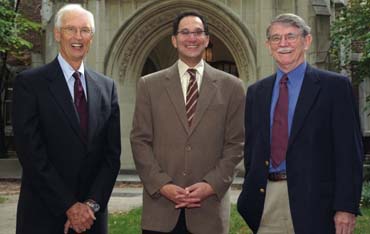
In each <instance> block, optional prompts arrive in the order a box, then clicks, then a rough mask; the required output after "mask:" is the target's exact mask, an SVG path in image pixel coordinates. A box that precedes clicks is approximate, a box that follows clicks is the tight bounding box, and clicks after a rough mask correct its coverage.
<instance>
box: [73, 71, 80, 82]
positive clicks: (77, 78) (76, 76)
mask: <svg viewBox="0 0 370 234" xmlns="http://www.w3.org/2000/svg"><path fill="white" fill-rule="evenodd" d="M72 76H73V77H74V78H75V80H79V79H80V73H79V72H74V73H73V75H72Z"/></svg>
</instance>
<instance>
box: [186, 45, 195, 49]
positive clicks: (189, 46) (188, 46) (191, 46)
mask: <svg viewBox="0 0 370 234" xmlns="http://www.w3.org/2000/svg"><path fill="white" fill-rule="evenodd" d="M185 47H186V48H189V49H195V48H198V46H197V45H187V46H185Z"/></svg>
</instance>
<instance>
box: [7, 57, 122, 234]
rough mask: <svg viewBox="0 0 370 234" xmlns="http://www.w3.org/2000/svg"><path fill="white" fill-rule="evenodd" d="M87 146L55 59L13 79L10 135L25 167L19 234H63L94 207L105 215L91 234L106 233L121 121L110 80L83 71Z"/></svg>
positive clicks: (19, 206)
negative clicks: (70, 220)
mask: <svg viewBox="0 0 370 234" xmlns="http://www.w3.org/2000/svg"><path fill="white" fill-rule="evenodd" d="M85 78H86V84H87V97H88V98H87V100H88V111H89V115H88V117H89V122H88V127H89V128H88V139H87V141H86V140H85V139H84V138H83V137H82V135H81V131H80V125H79V122H78V115H77V112H76V111H75V108H74V104H73V101H72V97H71V94H70V92H69V90H68V87H67V83H66V81H65V78H64V76H63V72H62V69H61V67H60V65H59V63H58V60H57V59H55V60H54V61H52V62H51V63H49V64H46V65H44V66H42V67H39V68H36V69H31V70H27V71H25V72H22V73H21V74H19V75H18V76H17V77H16V80H15V82H14V96H13V130H14V139H15V143H16V148H17V153H18V157H19V160H20V163H21V164H22V168H23V175H22V186H21V191H20V195H19V202H18V211H17V234H24V233H38V234H43V233H45V234H50V233H55V234H58V233H63V229H64V227H63V226H64V223H65V222H66V215H65V212H66V210H67V209H68V208H70V207H71V206H72V205H73V204H74V203H75V202H77V201H79V202H83V201H85V200H86V199H93V200H95V201H97V202H98V203H99V204H100V206H101V210H100V211H99V212H98V213H96V217H97V220H96V221H95V223H94V225H93V228H92V229H91V230H89V231H88V232H87V233H90V234H91V233H96V234H98V233H99V234H104V233H106V232H107V222H106V221H107V211H106V206H107V203H108V200H109V197H110V194H111V192H112V189H113V185H114V183H115V180H116V177H117V174H118V171H119V169H120V153H121V143H120V140H121V139H120V123H119V121H120V118H119V107H118V100H117V92H116V88H115V85H114V82H113V80H111V79H109V78H107V77H105V76H103V75H100V74H98V73H96V72H93V71H91V70H88V69H85Z"/></svg>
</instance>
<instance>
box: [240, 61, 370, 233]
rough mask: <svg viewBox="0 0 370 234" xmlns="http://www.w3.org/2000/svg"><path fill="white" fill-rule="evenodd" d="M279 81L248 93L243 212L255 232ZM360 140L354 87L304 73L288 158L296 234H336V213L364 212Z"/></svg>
mask: <svg viewBox="0 0 370 234" xmlns="http://www.w3.org/2000/svg"><path fill="white" fill-rule="evenodd" d="M274 82H275V75H272V76H270V77H267V78H266V79H263V80H261V81H258V82H257V83H255V84H253V85H252V86H250V87H249V88H248V92H247V101H246V110H245V111H246V112H245V128H246V139H245V141H246V142H245V150H244V152H245V154H244V157H245V158H244V160H245V161H244V163H245V169H246V175H245V179H244V184H243V189H242V192H241V194H240V197H239V199H238V211H239V213H240V214H241V215H242V217H243V218H244V220H245V221H246V222H247V224H248V225H249V227H250V228H251V229H252V230H253V232H254V233H256V232H257V230H258V227H259V224H260V221H261V216H262V211H263V206H264V200H265V191H266V184H267V176H268V169H269V166H268V162H269V158H270V105H271V95H272V89H273V85H274ZM363 155H364V153H363V146H362V135H361V129H360V123H359V116H358V109H357V107H356V102H355V99H354V96H353V92H352V86H351V83H350V81H349V80H348V79H347V78H346V77H344V76H342V75H339V74H337V73H332V72H328V71H323V70H319V69H316V68H313V67H311V66H309V65H308V66H307V69H306V73H305V77H304V81H303V84H302V88H301V91H300V94H299V97H298V102H297V106H296V109H295V112H294V117H293V123H292V129H291V135H290V138H289V144H288V150H287V154H286V162H287V177H288V180H287V183H288V193H289V203H290V209H291V214H292V219H293V225H294V230H295V233H296V234H313V233H315V234H331V233H335V228H334V221H333V217H334V214H335V212H336V211H346V212H350V213H354V214H358V213H359V201H360V197H361V188H362V160H363Z"/></svg>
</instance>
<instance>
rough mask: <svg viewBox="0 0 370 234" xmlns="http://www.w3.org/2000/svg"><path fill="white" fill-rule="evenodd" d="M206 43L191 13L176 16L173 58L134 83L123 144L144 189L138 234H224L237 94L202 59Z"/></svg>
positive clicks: (237, 146) (239, 126)
mask: <svg viewBox="0 0 370 234" xmlns="http://www.w3.org/2000/svg"><path fill="white" fill-rule="evenodd" d="M208 42H209V35H208V27H207V23H206V22H205V19H204V18H203V17H202V16H201V15H200V14H199V13H197V12H185V13H183V14H181V15H179V16H178V17H177V18H176V19H175V21H174V23H173V36H172V44H173V46H174V47H175V48H177V51H178V55H179V60H178V61H177V62H176V63H175V64H174V65H173V66H171V67H169V68H167V69H164V70H162V71H159V72H157V73H154V74H150V75H148V76H145V77H143V78H141V79H140V80H139V83H138V89H137V97H136V108H135V114H134V122H133V129H132V132H131V145H132V150H133V156H134V159H135V163H136V168H137V171H138V173H139V175H140V178H141V180H142V182H143V184H144V194H143V200H144V202H143V214H142V228H143V234H149V233H176V234H187V233H193V234H205V233H212V234H227V233H228V229H229V216H230V202H229V187H230V184H231V182H232V180H233V175H234V169H235V166H236V165H237V164H238V162H239V161H240V160H241V159H242V151H243V142H244V128H243V107H244V99H245V94H244V91H243V90H244V89H243V85H242V82H241V81H240V80H239V79H237V78H236V77H234V76H232V75H230V74H227V73H225V72H222V71H219V70H216V69H214V68H212V67H211V66H209V65H208V64H207V63H206V62H204V61H203V60H202V54H203V52H204V49H205V48H206V47H207V45H208Z"/></svg>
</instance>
